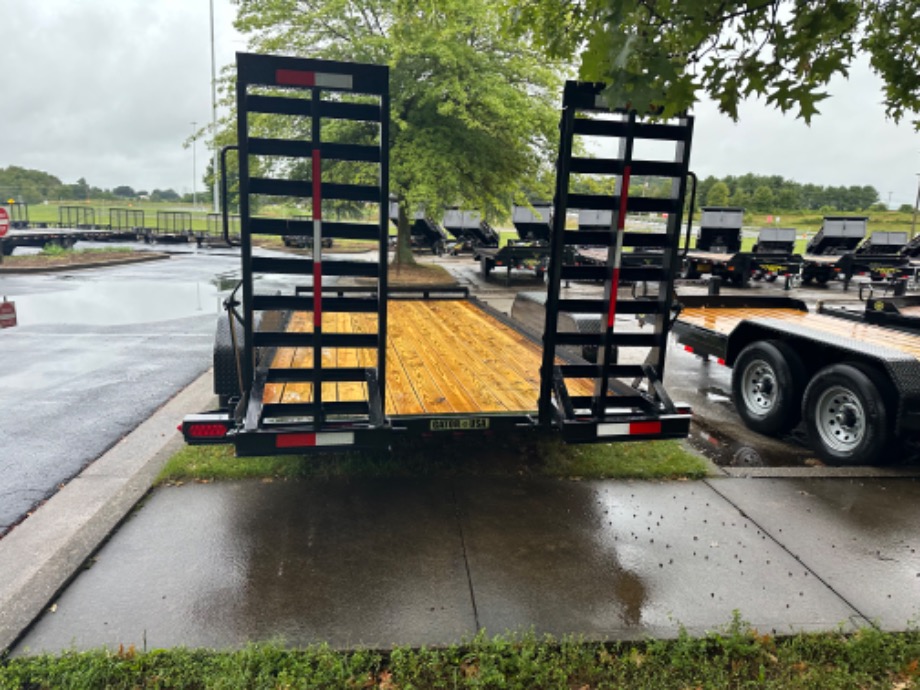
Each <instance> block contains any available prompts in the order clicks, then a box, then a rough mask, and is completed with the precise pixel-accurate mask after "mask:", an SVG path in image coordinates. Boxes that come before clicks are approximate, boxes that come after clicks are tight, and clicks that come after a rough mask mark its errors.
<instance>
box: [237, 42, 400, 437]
mask: <svg viewBox="0 0 920 690" xmlns="http://www.w3.org/2000/svg"><path fill="white" fill-rule="evenodd" d="M388 93H389V86H388V70H387V68H386V67H384V66H379V65H362V64H355V63H343V62H334V61H326V60H310V59H299V58H287V57H277V56H267V55H247V54H238V55H237V117H238V123H237V125H238V137H239V160H240V184H239V186H240V230H241V254H242V265H243V281H242V287H243V304H242V306H243V313H242V317H243V319H242V320H243V340H244V348H243V356H242V361H241V363H240V368H241V381H242V382H243V386H244V387H246V388H247V390H245V391H244V394H243V397H242V400H241V404H240V405H239V406H238V407H237V415H238V416H239V415H245V419H244V420H242V421H243V425H242V429H243V431H244V432H245V433H243V434H241V438H240V439H239V441H238V442H237V451H238V452H239V453H240V454H248V453H247V451H248V450H251V452H260V450H263V449H264V448H265V446H266V445H267V444H266V441H267V440H268V441H269V444H268V445H271V443H272V442H273V444H274V446H275V447H277V448H288V449H292V450H296V449H298V448H309V447H314V446H330V447H336V446H342V447H345V446H356V445H376V441H377V437H378V436H379V434H376V433H375V432H377V431H380V430H381V429H382V428H383V427H384V426H385V418H384V413H383V403H382V401H383V399H384V390H385V376H384V372H385V371H386V316H387V311H386V256H387V254H386V252H387V212H388V208H387V204H388V196H389V190H388V187H387V177H388V174H387V161H388V139H389V135H388V125H389V96H388ZM266 124H268V125H269V126H268V127H266ZM356 131H357V132H360V136H358V137H356V136H355V132H356ZM356 141H357V142H359V143H355V142H356ZM357 165H363V166H366V167H369V168H372V169H373V171H374V172H376V175H374V176H373V177H372V178H371V179H374V178H375V179H376V180H377V182H376V184H350V183H342V182H339V181H336V178H335V177H333V178H332V179H331V180H327V179H326V178H327V176H331V175H332V174H334V173H335V172H337V171H339V170H341V169H342V168H346V169H347V168H348V166H357ZM338 179H342V178H338ZM259 196H271V197H285V198H292V199H297V200H299V201H300V202H301V203H304V204H306V203H309V205H310V206H311V207H312V211H311V216H312V220H310V219H297V220H295V219H283V218H270V217H262V216H260V215H258V212H257V206H256V205H255V204H254V201H255V200H256V198H257V197H259ZM342 202H345V203H347V204H350V205H353V206H360V207H361V208H362V209H364V210H365V211H367V212H371V210H372V212H373V214H374V215H373V217H374V218H376V221H375V222H371V223H366V222H350V221H349V222H344V221H338V220H336V221H332V220H328V217H329V212H328V211H327V209H330V207H331V206H333V205H335V204H336V203H340V204H341V203H342ZM254 235H275V236H282V237H284V236H289V235H294V236H297V235H310V236H311V237H312V240H313V241H312V255H311V256H310V257H309V258H302V257H300V256H297V257H290V258H278V257H274V256H272V257H268V256H261V255H256V254H254V253H253V243H252V239H253V236H254ZM328 238H334V239H352V240H365V241H367V242H369V243H373V244H372V245H370V246H374V247H375V248H376V252H375V255H374V256H375V260H373V261H344V260H338V261H333V260H326V259H325V257H324V255H323V246H324V240H326V239H328ZM325 244H328V242H326V243H325ZM276 275H281V276H284V280H283V281H275V282H272V279H271V276H276ZM345 276H348V277H355V278H362V279H364V280H365V281H367V282H368V283H369V287H368V288H367V289H360V290H354V289H349V288H347V287H337V286H336V283H337V282H338V280H339V279H340V278H342V277H345ZM269 284H270V285H271V287H260V286H263V285H269ZM279 284H280V285H283V286H284V287H283V288H282V290H281V292H278V285H279ZM291 319H296V320H297V321H296V322H292V321H291ZM256 324H260V327H259V328H257V327H256ZM356 351H357V352H358V355H357V356H356V355H355V354H354V353H355V352H356ZM340 352H341V353H342V356H339V353H340ZM345 353H347V356H346V354H345Z"/></svg>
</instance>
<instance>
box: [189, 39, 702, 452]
mask: <svg viewBox="0 0 920 690" xmlns="http://www.w3.org/2000/svg"><path fill="white" fill-rule="evenodd" d="M236 74H237V108H236V112H237V118H238V121H237V132H238V137H239V141H238V145H239V151H240V156H239V158H240V175H239V192H240V220H241V248H240V257H241V262H242V281H241V283H240V285H239V286H238V288H237V289H236V290H235V291H234V292H233V293H232V294H231V296H230V297H229V298H228V299H227V301H226V306H227V313H226V314H225V315H223V316H222V317H221V319H220V320H219V322H218V330H217V339H216V345H215V352H214V385H215V392H216V393H217V394H218V398H219V400H220V402H221V406H220V408H219V409H216V410H212V411H209V412H205V413H199V414H193V415H189V416H187V417H186V418H185V419H184V420H183V423H182V430H183V433H184V436H185V439H186V441H187V442H188V443H191V444H206V443H232V444H233V445H234V446H235V449H236V452H237V454H239V455H263V454H280V453H298V454H309V453H315V452H320V451H328V450H346V449H356V448H387V447H389V446H390V445H391V444H392V443H393V441H394V438H395V437H397V436H398V435H400V434H402V435H405V434H410V433H412V434H422V433H424V434H429V433H433V434H437V433H465V434H488V433H504V432H507V431H511V430H522V431H526V430H538V429H541V430H546V431H555V432H556V433H558V434H560V435H561V437H562V438H563V439H564V440H566V441H569V442H581V443H592V442H608V441H625V440H641V439H662V438H680V437H683V436H685V435H686V434H687V432H688V429H689V423H690V411H689V409H687V408H686V407H683V406H680V405H677V404H675V403H674V402H673V401H672V400H671V399H670V397H669V396H668V395H667V392H666V391H665V389H664V387H663V386H662V383H661V382H662V379H663V374H664V356H665V351H666V349H667V347H666V345H667V337H668V334H669V331H670V324H671V319H670V309H671V294H672V292H673V290H672V287H673V277H674V266H675V265H676V251H677V244H678V237H679V226H680V214H681V212H682V209H683V193H684V189H685V182H684V180H685V177H686V172H687V165H688V158H689V153H690V139H691V136H692V131H693V128H692V119H690V118H688V117H685V118H681V119H679V120H674V121H668V122H665V123H654V124H650V123H646V122H643V121H642V120H640V119H639V118H636V117H635V115H634V114H626V113H618V112H615V113H609V111H607V110H606V109H605V108H603V107H602V105H601V102H600V100H599V97H600V93H601V90H602V87H601V86H600V85H595V84H577V83H569V84H567V85H566V88H565V92H564V95H563V103H562V106H563V115H562V118H563V119H562V125H561V135H560V155H559V161H558V170H557V178H558V183H557V208H561V209H562V211H561V213H562V215H563V217H564V212H565V209H566V208H567V203H568V197H569V196H572V195H570V194H569V173H570V172H577V171H578V170H579V169H580V168H582V167H584V166H586V165H597V164H598V160H597V159H590V160H589V159H582V158H577V157H573V156H572V141H573V138H574V137H575V136H576V135H577V134H579V133H583V132H585V131H588V130H590V132H591V133H592V134H594V135H596V136H601V137H607V138H609V139H619V140H620V141H625V142H626V144H627V148H626V155H625V156H620V157H616V158H608V159H602V160H601V161H600V162H601V163H602V164H603V165H604V169H605V172H606V173H607V174H609V175H612V176H617V177H618V178H620V177H622V178H623V179H624V180H625V182H624V184H623V185H622V189H621V191H620V192H619V193H618V195H617V197H616V198H615V199H611V198H610V197H605V196H599V197H586V196H584V195H581V196H582V198H580V199H579V201H580V202H581V203H596V204H598V205H599V206H600V207H602V208H611V207H613V208H615V209H616V210H618V211H619V212H620V214H621V215H623V216H625V212H626V206H627V203H630V202H632V201H635V203H636V205H637V206H639V207H640V208H643V207H647V210H656V211H657V212H659V213H667V214H668V216H669V218H670V221H669V223H668V225H667V228H668V230H667V232H661V233H658V234H656V235H654V236H652V235H647V234H643V235H642V237H640V238H635V237H633V235H632V234H631V233H626V232H623V224H622V223H620V224H618V226H617V228H616V229H614V230H609V231H607V232H606V233H598V236H597V237H596V238H595V244H603V245H605V246H608V247H609V248H610V250H611V261H610V263H609V265H608V266H606V267H596V268H595V269H594V270H593V273H592V276H593V277H594V278H595V279H597V280H600V281H602V284H603V286H604V289H603V293H602V294H601V295H599V296H597V297H595V298H592V299H581V300H565V299H561V297H560V283H561V281H562V280H563V278H564V277H565V276H566V275H567V274H568V273H569V272H571V271H575V272H576V273H577V272H578V271H577V267H568V266H565V265H563V262H562V261H561V260H560V258H561V257H562V256H563V255H564V252H563V247H564V246H565V243H566V240H567V238H566V237H565V236H564V235H565V233H564V232H563V229H559V231H558V232H557V233H556V234H555V235H554V240H555V243H554V245H553V252H552V255H551V260H550V275H551V276H552V279H551V280H550V281H549V284H548V285H547V295H548V298H547V299H548V304H549V306H550V308H548V309H547V312H546V313H547V317H546V320H545V325H544V327H543V330H542V338H529V337H527V335H526V334H525V333H523V332H522V331H521V330H518V329H516V328H515V327H514V326H513V324H512V323H511V322H510V320H508V319H506V318H505V317H503V316H502V315H501V314H498V313H496V312H493V311H491V310H489V309H488V308H486V307H485V306H484V305H482V304H480V303H478V302H477V301H476V300H474V299H471V298H470V297H469V296H468V295H467V294H466V292H465V291H464V290H456V289H454V290H450V291H446V292H445V291H440V290H437V289H434V288H427V289H426V288H411V289H405V290H402V289H393V288H390V287H389V286H388V284H387V263H386V259H387V245H388V237H387V236H388V221H389V218H388V216H389V211H388V206H389V198H388V197H389V194H388V191H389V190H388V164H389V154H388V146H389V138H390V137H389V126H390V123H389V113H390V108H389V93H388V90H389V78H388V68H387V67H386V66H379V65H365V64H355V63H345V62H335V61H327V60H313V59H303V58H293V57H279V56H266V55H251V54H242V53H240V54H237V70H236ZM279 87H280V88H279ZM266 92H268V93H266ZM269 94H270V95H269ZM596 112H602V113H604V114H605V115H606V116H607V117H608V118H610V117H613V118H614V119H603V120H601V119H598V120H595V119H593V118H590V116H591V115H592V114H594V113H596ZM255 113H259V114H260V116H261V117H260V118H255V117H253V115H254V114H255ZM576 113H578V114H579V115H582V114H583V115H586V116H588V117H576V116H575V114H576ZM268 117H271V118H275V119H277V120H279V121H280V122H279V123H278V124H279V126H278V127H277V128H274V129H273V130H272V131H273V132H284V133H286V136H287V138H278V136H277V135H276V134H275V135H272V136H271V138H268V137H266V136H265V135H263V134H262V133H261V132H260V131H259V130H258V129H257V127H258V125H259V124H260V123H261V122H263V121H264V118H268ZM291 117H295V118H298V119H297V120H296V121H295V122H292V123H290V126H285V123H286V118H291ZM331 118H334V119H339V120H345V121H359V122H361V123H362V128H363V129H362V131H363V132H365V133H367V132H376V138H375V140H374V141H373V142H371V141H368V140H367V139H365V140H363V141H362V143H360V144H357V143H353V142H350V141H348V140H341V139H338V140H337V139H335V138H333V137H334V135H336V134H338V135H339V136H342V135H343V133H347V132H349V131H352V129H351V128H348V127H337V128H332V127H328V128H327V127H325V126H324V123H325V122H326V121H327V120H328V119H331ZM295 125H302V126H303V129H300V130H298V128H297V126H295ZM295 132H299V133H298V134H296V135H295V134H294V133H295ZM642 139H654V140H655V141H658V142H660V141H662V140H663V141H665V142H667V143H669V144H670V145H671V148H673V150H674V160H673V161H670V162H666V163H663V162H660V161H655V162H646V161H644V160H633V159H632V156H631V153H630V152H631V151H632V150H633V145H634V142H637V141H640V140H642ZM270 156H284V157H288V158H290V157H294V158H303V159H306V160H307V161H308V162H309V165H310V167H309V169H311V170H312V171H313V172H312V176H311V179H310V180H308V181H306V182H305V181H303V180H291V179H284V178H279V177H271V178H266V177H258V176H256V175H254V174H253V172H254V171H255V170H259V169H272V168H271V166H269V165H267V164H265V165H264V167H262V166H259V167H257V166H256V165H253V166H252V167H250V161H256V162H258V161H259V159H260V158H262V157H270ZM336 160H351V161H362V162H363V163H365V164H367V165H368V166H369V168H371V169H372V170H369V173H370V172H376V174H368V176H367V177H366V179H373V180H376V182H375V183H374V184H346V183H341V182H339V181H336V180H327V179H325V178H324V177H323V173H324V172H325V171H326V170H327V169H334V166H333V165H330V166H325V165H324V162H329V161H336ZM631 169H634V170H635V171H636V174H657V175H664V176H667V177H670V178H672V180H673V182H674V184H673V185H672V193H671V194H670V195H669V196H668V197H667V198H663V199H660V200H655V201H654V202H653V201H651V200H643V199H635V200H631V199H630V198H629V186H628V179H629V174H630V170H631ZM276 174H277V173H276ZM255 194H259V195H278V196H283V197H290V196H300V197H306V198H308V199H309V200H310V201H311V203H312V207H313V220H312V222H311V223H310V224H309V228H311V229H312V231H313V233H314V241H313V247H312V256H311V257H308V258H306V257H300V256H297V257H284V258H279V257H266V256H255V255H253V252H252V236H253V235H254V234H268V235H271V234H278V235H280V234H282V233H284V232H288V231H292V229H290V228H288V227H287V225H286V222H287V221H284V220H281V219H277V218H270V217H263V216H260V215H258V213H256V212H255V209H254V208H253V206H252V205H251V203H250V199H251V197H252V196H253V195H255ZM576 196H577V195H576ZM329 200H348V201H351V202H355V203H360V204H362V205H364V207H365V215H364V217H365V218H367V217H368V214H370V213H373V217H374V218H376V219H377V220H376V222H340V221H331V220H327V219H326V218H325V216H324V211H323V208H324V206H325V205H326V202H327V201H329ZM306 225H307V224H305V227H304V228H303V230H304V231H306V230H307V229H308V228H307V227H306ZM297 230H298V229H296V228H295V229H293V231H297ZM297 234H302V233H300V232H297ZM327 236H328V237H334V238H336V239H338V238H350V239H361V240H372V241H374V242H375V243H376V246H377V251H376V252H375V260H374V261H367V260H352V259H350V258H338V259H336V260H333V259H329V258H326V257H325V256H324V251H323V246H322V241H321V240H322V238H323V237H327ZM637 241H638V242H641V243H643V244H644V245H653V246H658V247H661V248H664V249H665V251H664V252H663V254H662V256H663V260H662V263H661V264H660V265H659V266H657V267H652V268H648V269H644V270H643V271H642V277H643V278H645V279H648V280H654V281H656V282H657V283H658V285H659V290H658V291H657V295H658V297H656V298H655V299H646V300H642V301H636V300H632V299H629V298H628V296H627V295H625V294H621V293H620V290H619V279H620V272H621V270H620V268H619V264H618V261H619V259H618V256H619V254H618V249H617V248H618V247H621V246H629V245H632V244H635V243H636V242H637ZM669 248H670V249H669ZM582 268H583V267H582ZM268 274H271V275H272V276H275V277H277V276H282V277H284V278H286V285H287V286H286V287H283V289H282V290H281V291H280V292H279V291H278V286H279V282H278V280H277V278H275V279H274V280H273V281H272V283H271V284H270V285H266V282H267V281H265V280H261V278H262V277H263V276H266V275H268ZM561 310H566V311H569V312H572V313H582V314H592V315H594V316H595V317H596V318H601V319H603V323H604V324H606V327H605V328H602V329H600V331H599V332H598V333H594V334H586V333H568V332H559V330H558V328H557V326H558V325H559V324H558V320H557V319H556V318H555V315H556V313H557V312H558V311H561ZM618 313H622V314H636V313H642V314H645V315H646V318H647V319H649V320H651V321H652V322H653V323H654V328H652V329H650V332H646V333H643V334H641V335H636V334H633V333H629V334H621V333H620V332H619V330H618V329H617V328H616V327H615V326H616V323H617V322H616V319H614V315H616V314H618ZM541 341H542V342H541ZM583 345H593V346H595V347H596V348H597V350H598V361H597V362H596V363H589V362H585V361H584V360H577V361H572V359H571V358H567V357H566V356H565V352H564V350H563V348H565V347H568V346H575V347H581V346H583ZM624 348H639V349H640V350H641V351H642V352H644V353H646V354H645V358H644V359H643V360H642V363H641V364H618V363H617V361H616V360H615V359H614V358H612V357H611V356H610V353H612V352H615V351H622V350H623V349H624Z"/></svg>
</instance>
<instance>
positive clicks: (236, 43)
mask: <svg viewBox="0 0 920 690" xmlns="http://www.w3.org/2000/svg"><path fill="white" fill-rule="evenodd" d="M0 6H2V7H3V28H4V32H3V40H2V47H3V50H2V52H0V67H2V69H0V73H2V74H3V77H4V78H3V83H2V87H0V167H6V166H8V165H19V166H23V167H27V168H34V169H38V170H44V171H46V172H49V173H51V174H53V175H56V176H57V177H59V178H60V179H61V180H63V181H64V182H67V183H72V182H76V180H77V179H78V178H80V177H85V178H86V180H87V181H88V182H89V183H90V184H92V185H94V186H97V187H104V188H112V187H115V186H117V185H122V184H124V185H129V186H131V187H133V188H134V189H136V190H147V191H152V190H153V189H155V188H160V189H166V188H170V187H171V188H173V189H175V190H176V191H179V192H185V191H190V190H191V186H192V179H193V176H192V172H193V156H192V150H191V149H186V148H183V146H182V144H183V142H184V141H185V140H186V139H187V138H188V137H189V136H190V135H191V132H192V124H191V123H192V122H193V121H195V122H198V123H199V124H203V123H205V122H208V121H210V118H211V92H210V83H211V49H210V30H209V26H210V23H209V3H208V0H157V1H156V2H151V1H150V0H77V1H75V0H9V1H8V2H3V3H2V5H0ZM214 10H215V34H216V41H215V43H216V53H217V64H218V71H219V70H220V68H221V67H222V66H225V65H228V64H230V63H232V62H233V59H234V53H235V52H236V51H238V50H245V45H244V43H243V41H242V39H241V38H240V37H239V36H238V35H237V34H235V32H234V31H233V28H232V26H231V23H232V19H233V14H234V10H235V8H234V7H233V6H232V5H231V4H230V2H229V0H214ZM830 90H831V93H832V98H830V99H828V100H826V101H824V103H823V105H822V106H820V107H821V109H822V111H823V112H822V114H821V115H819V116H817V117H816V118H815V119H814V120H813V121H812V125H811V127H807V126H806V125H804V124H803V123H802V122H801V121H800V120H796V119H794V118H793V117H792V116H791V115H790V116H786V117H784V116H782V115H781V114H780V113H779V112H778V111H774V110H770V109H768V108H766V106H764V105H763V104H758V103H746V104H744V105H742V107H741V119H740V121H739V122H738V123H737V124H735V123H732V122H731V120H729V119H728V118H726V117H725V116H723V115H719V114H718V112H717V111H716V109H715V107H714V106H713V105H712V104H708V103H703V104H700V105H699V106H698V107H697V108H696V110H695V114H696V135H695V139H694V142H693V151H692V167H693V169H694V170H695V171H696V172H697V174H699V175H700V176H701V177H705V176H706V175H710V174H712V175H716V176H719V177H721V176H723V175H727V174H743V173H746V172H754V173H759V174H771V175H782V176H783V177H786V178H790V179H794V180H796V181H798V182H803V183H805V182H811V183H815V184H822V185H864V184H871V185H873V186H874V187H875V188H876V189H877V190H878V192H879V195H880V197H881V200H882V201H883V202H886V203H887V202H888V201H889V198H890V201H891V204H892V205H893V206H895V207H897V206H899V205H901V204H911V205H913V203H914V198H915V195H916V191H917V179H918V178H917V176H916V173H918V172H920V135H918V134H916V133H915V132H914V131H913V129H912V127H911V126H910V124H909V123H903V122H902V124H900V125H895V124H894V123H893V122H890V121H888V120H886V119H885V116H884V111H883V109H882V107H881V105H880V101H881V91H880V82H879V80H878V79H877V78H876V77H875V76H874V75H873V74H872V73H871V72H870V70H869V68H868V62H867V61H865V60H863V61H861V62H860V63H858V64H857V65H856V66H855V67H854V69H853V70H852V73H851V76H850V79H849V80H844V79H841V80H839V81H837V82H835V83H833V84H832V85H831V89H830ZM209 155H210V154H209V153H208V152H207V151H206V149H205V146H204V143H203V142H199V145H198V146H197V156H196V158H197V160H196V161H195V162H196V163H197V171H196V172H197V173H198V179H200V177H201V173H202V171H203V170H204V165H205V163H206V160H205V159H206V158H207V157H208V156H209ZM202 187H203V185H200V184H199V189H201V188H202ZM889 193H890V197H889Z"/></svg>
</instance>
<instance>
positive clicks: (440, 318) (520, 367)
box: [424, 301, 542, 412]
mask: <svg viewBox="0 0 920 690" xmlns="http://www.w3.org/2000/svg"><path fill="white" fill-rule="evenodd" d="M424 306H425V307H426V308H427V310H428V311H429V312H430V316H429V317H428V318H429V319H430V323H432V324H433V325H435V326H437V327H438V328H439V329H441V331H442V333H445V334H446V335H445V337H446V338H447V342H448V345H447V346H446V348H447V349H449V350H450V352H451V353H453V354H454V356H456V357H458V358H459V360H460V361H461V362H463V364H464V366H463V372H464V377H465V378H464V381H465V382H466V385H467V388H468V390H470V392H471V393H476V392H478V391H481V390H482V389H486V390H488V391H489V392H491V393H492V394H493V395H494V396H497V397H498V398H499V400H500V402H501V405H502V407H503V408H505V409H507V410H513V411H520V412H531V411H533V410H535V409H536V406H537V399H538V397H539V390H540V364H541V360H542V354H541V350H540V348H539V347H537V345H536V344H535V343H533V342H531V341H530V340H528V339H527V338H526V337H524V336H521V335H520V334H518V333H516V332H515V331H514V330H512V329H511V328H509V327H508V326H506V325H504V324H503V323H501V322H500V321H498V320H497V319H494V318H491V317H489V316H488V315H487V314H485V312H483V311H482V310H481V309H479V308H477V307H476V306H475V305H473V304H472V303H470V302H466V301H451V302H445V301H437V302H431V303H430V304H428V305H424ZM482 407H483V410H488V411H500V409H501V408H495V407H494V406H492V405H489V404H488V403H487V402H486V401H485V400H484V401H483V404H482Z"/></svg>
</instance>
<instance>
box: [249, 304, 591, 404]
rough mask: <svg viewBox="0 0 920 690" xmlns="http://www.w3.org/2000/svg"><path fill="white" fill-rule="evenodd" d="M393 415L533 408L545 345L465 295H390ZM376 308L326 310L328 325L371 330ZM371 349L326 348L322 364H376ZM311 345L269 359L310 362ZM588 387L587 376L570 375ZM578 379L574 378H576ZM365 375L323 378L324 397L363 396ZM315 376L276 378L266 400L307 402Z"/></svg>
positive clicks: (296, 318) (302, 315)
mask: <svg viewBox="0 0 920 690" xmlns="http://www.w3.org/2000/svg"><path fill="white" fill-rule="evenodd" d="M387 308H388V326H387V329H388V338H387V379H386V414H387V415H388V416H411V415H447V414H502V413H521V412H525V413H529V412H534V411H536V409H537V399H538V397H539V393H540V364H541V358H542V348H541V347H540V346H539V345H537V344H535V343H534V342H533V341H531V340H530V339H528V338H527V337H525V336H524V335H522V334H521V333H519V332H518V331H516V330H514V329H513V328H511V327H509V326H507V325H506V324H504V323H502V322H501V321H499V320H498V319H496V318H495V317H493V316H491V315H490V314H488V313H487V312H485V311H484V310H482V309H480V308H479V307H477V306H476V305H475V304H473V303H472V302H469V301H468V300H390V302H389V304H388V305H387ZM312 318H313V317H312V314H310V313H307V312H295V313H294V314H292V316H291V319H290V321H289V323H288V330H289V331H297V332H309V331H311V330H312V328H313V324H312ZM376 320H377V315H376V314H350V313H335V314H330V313H326V314H324V315H323V331H324V332H329V333H332V332H337V333H374V332H376ZM376 359H377V354H376V352H375V350H373V349H345V348H338V349H329V350H328V351H327V350H324V351H323V366H324V367H329V368H332V367H355V366H361V367H373V366H376ZM312 365H313V350H312V348H279V349H278V350H277V351H276V354H275V358H274V360H273V363H272V366H277V367H298V366H302V367H305V368H309V367H311V366H312ZM568 383H569V388H570V391H571V392H572V393H573V394H575V395H590V394H591V391H592V388H591V383H590V382H589V381H576V382H571V381H570V382H568ZM573 383H574V385H573ZM366 388H367V385H366V384H363V383H324V384H323V400H325V401H328V402H334V401H339V402H347V401H356V400H365V399H366V398H367V390H366ZM312 395H313V385H312V384H310V383H287V384H282V383H274V384H268V385H266V387H265V392H264V395H263V402H265V403H278V402H284V403H291V402H309V401H310V400H311V399H312Z"/></svg>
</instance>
